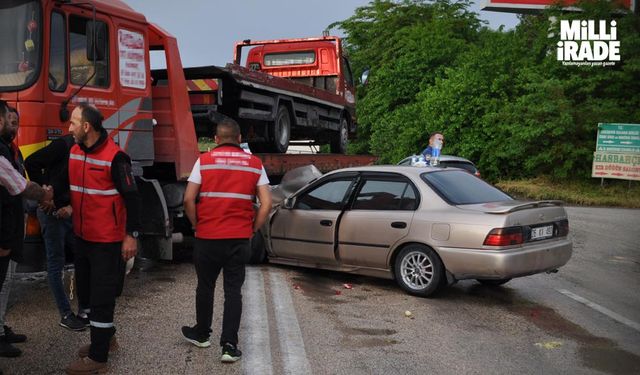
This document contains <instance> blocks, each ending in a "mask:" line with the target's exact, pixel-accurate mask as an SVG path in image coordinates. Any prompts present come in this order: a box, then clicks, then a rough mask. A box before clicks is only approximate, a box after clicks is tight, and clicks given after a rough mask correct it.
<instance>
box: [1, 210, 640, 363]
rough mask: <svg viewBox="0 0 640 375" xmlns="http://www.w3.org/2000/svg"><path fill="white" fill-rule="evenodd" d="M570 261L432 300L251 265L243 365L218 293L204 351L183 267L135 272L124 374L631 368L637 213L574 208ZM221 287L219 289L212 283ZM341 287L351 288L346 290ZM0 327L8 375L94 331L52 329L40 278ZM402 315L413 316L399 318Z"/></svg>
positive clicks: (637, 299)
mask: <svg viewBox="0 0 640 375" xmlns="http://www.w3.org/2000/svg"><path fill="white" fill-rule="evenodd" d="M568 210H569V214H570V226H571V235H572V236H573V239H574V255H573V258H572V259H571V261H570V262H569V263H568V264H567V265H566V266H565V267H563V268H561V269H560V272H559V273H557V274H551V275H547V274H543V275H535V276H530V277H526V278H521V279H516V280H512V281H511V282H509V283H508V284H506V285H504V286H502V287H497V288H496V287H485V286H481V285H479V284H478V283H476V282H474V281H464V282H460V283H458V284H456V285H454V286H452V287H450V288H448V289H446V290H444V291H443V292H442V293H440V294H439V295H438V296H437V297H435V298H430V299H423V298H416V297H412V296H409V295H407V294H405V293H403V292H402V291H401V290H400V289H399V287H397V286H396V284H395V283H394V282H393V281H388V280H379V279H374V278H369V277H362V276H352V275H346V274H340V273H335V272H326V271H316V270H305V269H300V268H294V267H282V266H274V265H264V266H259V267H249V268H248V269H247V280H246V282H245V289H244V312H243V321H242V327H241V334H240V336H241V337H240V340H241V343H240V345H241V349H243V351H244V356H243V359H242V360H241V361H240V362H239V363H236V364H232V365H223V364H221V363H220V362H219V355H220V351H219V348H218V347H217V345H215V344H216V343H217V335H219V333H220V327H221V307H222V290H221V289H218V290H217V293H216V305H215V308H214V309H215V311H214V315H215V320H214V326H213V329H214V333H213V335H214V336H213V337H212V344H214V345H212V347H210V348H207V349H199V348H196V347H194V346H192V345H191V344H189V343H186V342H185V341H183V339H182V337H181V334H180V326H182V325H185V324H189V325H190V324H193V322H194V319H195V306H194V298H195V273H194V270H193V266H192V265H191V264H190V263H188V262H182V263H174V264H163V265H160V266H159V267H157V268H155V269H154V270H152V271H149V272H133V273H132V274H131V275H129V277H128V279H127V282H126V290H125V293H124V295H123V297H121V298H120V299H119V301H118V306H117V311H116V317H117V320H116V324H117V327H118V333H117V335H118V339H119V342H120V345H121V349H120V350H119V351H118V352H117V353H115V354H114V355H113V356H112V357H111V358H110V363H111V366H112V372H113V373H119V374H205V373H215V374H240V373H245V374H284V373H288V374H304V373H315V374H487V373H489V374H513V373H518V374H565V373H572V374H573V373H579V374H637V373H640V292H639V290H640V289H639V288H638V286H639V285H640V283H639V281H640V210H624V209H607V208H569V209H568ZM219 284H221V283H219ZM344 284H350V285H351V289H347V288H345V285H344ZM14 285H15V287H14V291H13V294H12V298H11V302H12V306H11V308H10V311H9V313H8V316H7V321H8V323H9V325H11V326H12V327H13V328H14V329H15V330H16V331H21V332H24V333H26V334H28V335H29V341H28V342H27V343H25V344H18V345H19V347H20V348H22V349H23V350H24V354H23V356H22V357H20V358H15V359H6V358H1V359H0V369H3V370H4V371H5V373H7V374H49V373H61V372H62V370H63V369H64V367H65V366H66V364H67V363H68V362H69V361H71V360H72V359H74V358H75V355H76V354H75V353H76V350H77V348H78V347H79V346H80V345H82V344H84V343H86V342H87V341H88V333H86V332H84V333H74V332H69V331H66V330H64V329H62V328H60V327H58V326H57V321H58V316H57V313H56V309H55V307H54V304H53V301H52V298H51V296H50V293H49V291H48V287H47V284H46V280H45V278H44V275H42V274H30V275H22V276H21V277H20V278H19V279H18V280H16V284H14ZM405 311H410V312H411V316H410V317H407V316H405Z"/></svg>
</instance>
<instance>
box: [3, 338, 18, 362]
mask: <svg viewBox="0 0 640 375" xmlns="http://www.w3.org/2000/svg"><path fill="white" fill-rule="evenodd" d="M21 354H22V350H20V349H18V348H16V347H15V346H13V345H11V343H9V342H7V340H5V338H4V336H0V357H8V358H14V357H19V356H20V355H21Z"/></svg>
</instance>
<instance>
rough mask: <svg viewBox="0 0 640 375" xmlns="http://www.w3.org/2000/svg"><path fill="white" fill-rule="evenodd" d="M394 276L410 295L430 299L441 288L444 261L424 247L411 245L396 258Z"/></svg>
mask: <svg viewBox="0 0 640 375" xmlns="http://www.w3.org/2000/svg"><path fill="white" fill-rule="evenodd" d="M394 271H395V272H394V274H395V278H396V281H397V282H398V284H399V285H400V286H401V287H402V289H404V290H405V291H407V292H408V293H410V294H413V295H416V296H420V297H428V296H430V295H432V294H433V293H435V292H436V291H437V290H438V289H439V288H440V286H441V284H442V283H441V281H442V278H443V277H445V276H444V267H443V266H442V261H441V260H440V257H439V256H438V254H436V253H435V251H433V250H431V249H430V248H428V247H426V246H424V245H418V244H416V245H409V246H407V247H405V248H404V249H402V250H401V251H400V252H399V253H398V255H397V256H396V261H395V269H394Z"/></svg>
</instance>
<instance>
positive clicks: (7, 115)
mask: <svg viewBox="0 0 640 375" xmlns="http://www.w3.org/2000/svg"><path fill="white" fill-rule="evenodd" d="M18 127H19V119H18V114H17V111H16V110H15V109H13V108H11V107H9V106H8V105H7V104H6V102H4V101H0V156H2V157H4V158H5V159H6V160H7V161H9V162H10V163H11V166H12V167H13V168H14V170H15V171H16V172H17V173H18V174H20V175H23V174H24V168H23V165H22V154H21V153H20V150H19V149H18V147H17V146H16V145H15V144H14V143H13V140H14V139H15V137H16V135H17V133H18ZM0 217H1V218H0V278H1V281H0V291H1V293H0V296H1V298H0V300H1V301H0V329H1V331H0V356H1V357H17V356H19V355H20V354H21V353H22V351H21V350H20V349H18V348H16V347H14V346H13V345H11V344H13V343H18V342H23V341H26V339H27V337H26V336H25V335H19V334H15V333H13V331H12V330H11V329H10V328H9V327H7V326H5V325H4V316H5V312H6V309H7V302H8V297H9V291H10V288H11V277H12V276H13V270H14V269H15V264H16V262H19V261H20V260H21V259H22V244H23V239H24V205H23V202H22V197H21V196H19V195H11V193H10V192H9V190H8V189H6V188H4V187H3V188H0ZM5 279H7V280H5Z"/></svg>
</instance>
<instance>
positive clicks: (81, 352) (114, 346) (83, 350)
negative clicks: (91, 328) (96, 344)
mask: <svg viewBox="0 0 640 375" xmlns="http://www.w3.org/2000/svg"><path fill="white" fill-rule="evenodd" d="M90 348H91V344H87V345H83V346H81V347H80V349H78V357H80V358H84V357H88V356H89V349H90ZM119 348H120V345H119V344H118V340H116V337H115V336H111V340H110V341H109V354H111V353H113V352H115V351H117V350H118V349H119Z"/></svg>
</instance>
